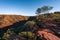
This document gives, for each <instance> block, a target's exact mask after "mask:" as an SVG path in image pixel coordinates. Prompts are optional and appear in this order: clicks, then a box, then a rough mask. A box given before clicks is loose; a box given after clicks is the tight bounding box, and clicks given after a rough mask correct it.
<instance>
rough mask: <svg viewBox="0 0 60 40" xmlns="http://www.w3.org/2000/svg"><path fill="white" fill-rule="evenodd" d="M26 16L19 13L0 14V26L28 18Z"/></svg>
mask: <svg viewBox="0 0 60 40" xmlns="http://www.w3.org/2000/svg"><path fill="white" fill-rule="evenodd" d="M28 18H29V17H28V16H21V15H0V28H3V27H6V26H9V25H12V24H13V23H15V22H19V21H22V20H28Z"/></svg>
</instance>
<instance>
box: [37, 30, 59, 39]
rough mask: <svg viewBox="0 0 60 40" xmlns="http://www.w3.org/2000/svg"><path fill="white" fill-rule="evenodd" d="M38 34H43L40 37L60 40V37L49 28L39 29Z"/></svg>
mask: <svg viewBox="0 0 60 40" xmlns="http://www.w3.org/2000/svg"><path fill="white" fill-rule="evenodd" d="M37 33H38V35H39V36H41V37H40V38H42V37H44V38H45V39H47V40H60V38H59V37H57V36H55V35H54V34H53V33H52V31H50V30H48V29H43V30H38V31H37Z"/></svg>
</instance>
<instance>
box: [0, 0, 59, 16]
mask: <svg viewBox="0 0 60 40" xmlns="http://www.w3.org/2000/svg"><path fill="white" fill-rule="evenodd" d="M44 5H49V6H52V7H53V9H52V10H51V11H52V12H54V11H60V0H0V14H17V15H24V16H33V15H35V11H36V9H37V8H39V7H42V6H44Z"/></svg>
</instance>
